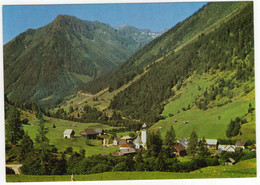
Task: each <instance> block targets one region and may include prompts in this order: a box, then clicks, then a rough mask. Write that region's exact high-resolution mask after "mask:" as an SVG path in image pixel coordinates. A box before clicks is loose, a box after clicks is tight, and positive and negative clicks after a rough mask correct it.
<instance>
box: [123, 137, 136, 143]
mask: <svg viewBox="0 0 260 185" xmlns="http://www.w3.org/2000/svg"><path fill="white" fill-rule="evenodd" d="M120 140H121V141H124V142H125V143H129V142H130V141H133V140H134V139H133V138H132V137H130V136H123V137H121V138H120Z"/></svg>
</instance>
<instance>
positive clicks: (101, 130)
mask: <svg viewBox="0 0 260 185" xmlns="http://www.w3.org/2000/svg"><path fill="white" fill-rule="evenodd" d="M95 131H96V133H98V134H102V133H103V131H104V130H103V129H102V128H97V129H95Z"/></svg>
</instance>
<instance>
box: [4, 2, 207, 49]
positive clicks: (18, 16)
mask: <svg viewBox="0 0 260 185" xmlns="http://www.w3.org/2000/svg"><path fill="white" fill-rule="evenodd" d="M205 4H206V3H205V2H203V3H148V4H147V3H138V4H85V5H83V4H81V5H30V6H28V5H12V6H10V5H8V6H7V5H5V6H3V36H4V37H3V43H4V44H5V43H7V42H9V41H10V40H12V39H13V38H14V37H16V36H17V35H19V34H20V33H22V32H24V31H26V30H27V29H29V28H33V29H36V28H39V27H42V26H45V25H47V24H49V23H50V22H52V21H53V20H54V19H55V18H56V17H57V15H59V14H66V15H72V16H76V17H78V18H79V19H82V20H89V21H96V20H97V21H100V22H103V23H106V24H109V25H111V26H113V27H118V26H121V25H125V24H128V25H132V26H135V27H137V28H142V29H150V30H151V31H154V32H161V31H163V30H165V29H168V28H171V27H173V26H174V25H175V24H177V23H178V22H180V21H182V20H184V19H185V18H187V17H189V16H190V15H192V14H193V13H194V12H196V11H197V10H198V9H199V8H201V7H202V6H203V5H205Z"/></svg>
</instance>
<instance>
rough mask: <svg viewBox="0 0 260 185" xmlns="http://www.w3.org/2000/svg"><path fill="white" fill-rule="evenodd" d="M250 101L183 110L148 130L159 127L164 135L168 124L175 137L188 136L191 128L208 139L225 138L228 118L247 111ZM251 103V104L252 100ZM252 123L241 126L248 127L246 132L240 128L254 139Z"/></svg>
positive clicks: (242, 114)
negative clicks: (172, 128) (205, 108)
mask: <svg viewBox="0 0 260 185" xmlns="http://www.w3.org/2000/svg"><path fill="white" fill-rule="evenodd" d="M250 102H251V101H249V102H248V101H244V102H232V103H230V104H227V105H225V106H222V107H215V108H212V109H208V110H206V111H202V110H189V111H183V112H180V113H179V114H176V115H175V116H173V117H169V118H166V119H164V120H160V121H159V122H157V123H155V124H154V125H153V126H152V127H151V128H150V130H158V129H160V132H161V134H162V136H163V137H164V135H165V134H166V131H167V130H168V129H169V128H170V126H173V127H174V129H175V131H176V134H177V138H179V139H181V138H183V137H189V136H190V134H191V131H192V130H193V129H194V130H196V131H197V133H198V135H199V137H203V136H204V137H205V138H208V139H218V138H225V137H226V136H225V134H226V129H227V126H228V124H229V123H230V120H231V119H233V120H234V119H235V118H236V117H241V116H244V115H245V114H246V113H247V110H248V104H249V103H250ZM251 103H252V104H253V103H254V102H251ZM218 116H220V117H221V119H220V120H219V119H218ZM173 120H177V121H178V122H176V123H174V122H173ZM184 121H189V123H188V124H184V123H183V122H184ZM249 124H250V125H249ZM254 124H255V122H254V121H252V122H251V123H246V124H244V125H243V126H242V128H243V129H246V127H249V128H247V130H248V132H247V133H246V132H244V131H243V129H242V134H243V132H244V134H245V133H246V135H247V137H248V138H252V139H255V132H254ZM251 128H253V129H251ZM241 136H242V135H241Z"/></svg>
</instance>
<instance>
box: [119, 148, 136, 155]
mask: <svg viewBox="0 0 260 185" xmlns="http://www.w3.org/2000/svg"><path fill="white" fill-rule="evenodd" d="M120 152H121V153H122V154H123V155H131V154H136V151H135V149H134V148H129V149H122V150H120Z"/></svg>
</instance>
